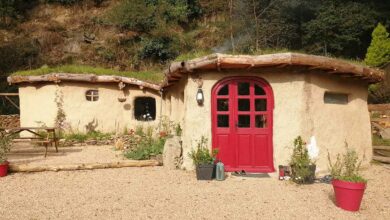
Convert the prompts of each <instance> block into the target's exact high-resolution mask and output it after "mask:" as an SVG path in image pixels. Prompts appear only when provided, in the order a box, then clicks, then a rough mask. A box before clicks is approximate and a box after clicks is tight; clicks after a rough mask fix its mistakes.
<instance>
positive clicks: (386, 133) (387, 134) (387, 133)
mask: <svg viewBox="0 0 390 220" xmlns="http://www.w3.org/2000/svg"><path fill="white" fill-rule="evenodd" d="M379 134H380V135H381V137H382V138H383V139H390V128H385V129H382V130H381V131H379Z"/></svg>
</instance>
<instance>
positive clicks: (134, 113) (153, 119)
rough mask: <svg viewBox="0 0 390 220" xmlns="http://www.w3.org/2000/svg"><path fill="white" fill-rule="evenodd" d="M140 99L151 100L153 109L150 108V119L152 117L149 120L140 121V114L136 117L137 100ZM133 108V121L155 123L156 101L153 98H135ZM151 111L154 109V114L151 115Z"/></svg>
mask: <svg viewBox="0 0 390 220" xmlns="http://www.w3.org/2000/svg"><path fill="white" fill-rule="evenodd" d="M140 98H146V99H151V100H153V101H154V108H153V107H151V111H152V112H150V114H151V117H152V118H151V119H150V120H140V119H139V118H140V117H141V115H142V114H141V115H139V116H138V117H137V115H136V109H137V99H140ZM133 106H134V108H133V116H134V119H135V120H136V121H139V122H151V121H156V118H157V99H156V98H155V97H152V96H136V97H134V101H133ZM153 109H154V114H153ZM153 115H154V117H153Z"/></svg>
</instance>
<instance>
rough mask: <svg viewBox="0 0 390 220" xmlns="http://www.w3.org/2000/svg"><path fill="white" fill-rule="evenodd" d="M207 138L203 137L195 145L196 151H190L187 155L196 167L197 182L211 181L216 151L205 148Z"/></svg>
mask: <svg viewBox="0 0 390 220" xmlns="http://www.w3.org/2000/svg"><path fill="white" fill-rule="evenodd" d="M206 143H207V138H205V137H203V136H202V138H201V139H200V141H199V142H198V144H197V147H196V149H192V150H191V152H190V153H189V154H188V155H189V157H190V158H191V159H192V160H193V162H194V165H195V166H196V178H197V179H198V180H211V179H212V178H213V172H214V166H215V165H214V162H215V156H216V155H217V153H218V150H216V149H214V150H213V151H211V152H210V150H209V149H208V148H207V147H206Z"/></svg>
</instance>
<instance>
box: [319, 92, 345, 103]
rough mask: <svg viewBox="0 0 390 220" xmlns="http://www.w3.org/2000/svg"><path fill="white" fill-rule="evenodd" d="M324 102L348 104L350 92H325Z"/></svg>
mask: <svg viewBox="0 0 390 220" xmlns="http://www.w3.org/2000/svg"><path fill="white" fill-rule="evenodd" d="M324 103H328V104H342V105H346V104H348V94H345V93H333V92H325V94H324Z"/></svg>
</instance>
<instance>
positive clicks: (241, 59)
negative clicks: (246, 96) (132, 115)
mask: <svg viewBox="0 0 390 220" xmlns="http://www.w3.org/2000/svg"><path fill="white" fill-rule="evenodd" d="M267 66H268V67H270V66H277V67H279V68H281V67H285V66H305V67H308V68H309V69H318V70H323V71H325V72H327V73H329V74H337V75H345V76H348V77H356V78H360V79H362V80H365V81H368V82H369V83H377V82H380V81H382V80H383V79H384V72H383V71H382V70H380V69H376V68H370V67H366V66H362V65H358V64H352V63H349V62H346V61H344V60H340V59H336V58H330V57H324V56H317V55H309V54H302V53H293V52H288V53H276V54H266V55H229V54H221V53H214V54H210V55H207V56H204V57H200V58H196V59H192V60H188V61H182V62H173V63H171V65H170V66H169V67H168V68H167V69H166V70H165V71H164V74H165V76H166V77H165V81H164V83H163V85H162V86H163V87H165V86H169V85H170V84H172V83H171V82H174V81H178V80H179V79H180V78H181V77H182V75H183V74H185V73H191V72H193V71H195V70H200V69H217V70H221V69H251V68H261V67H267Z"/></svg>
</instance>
